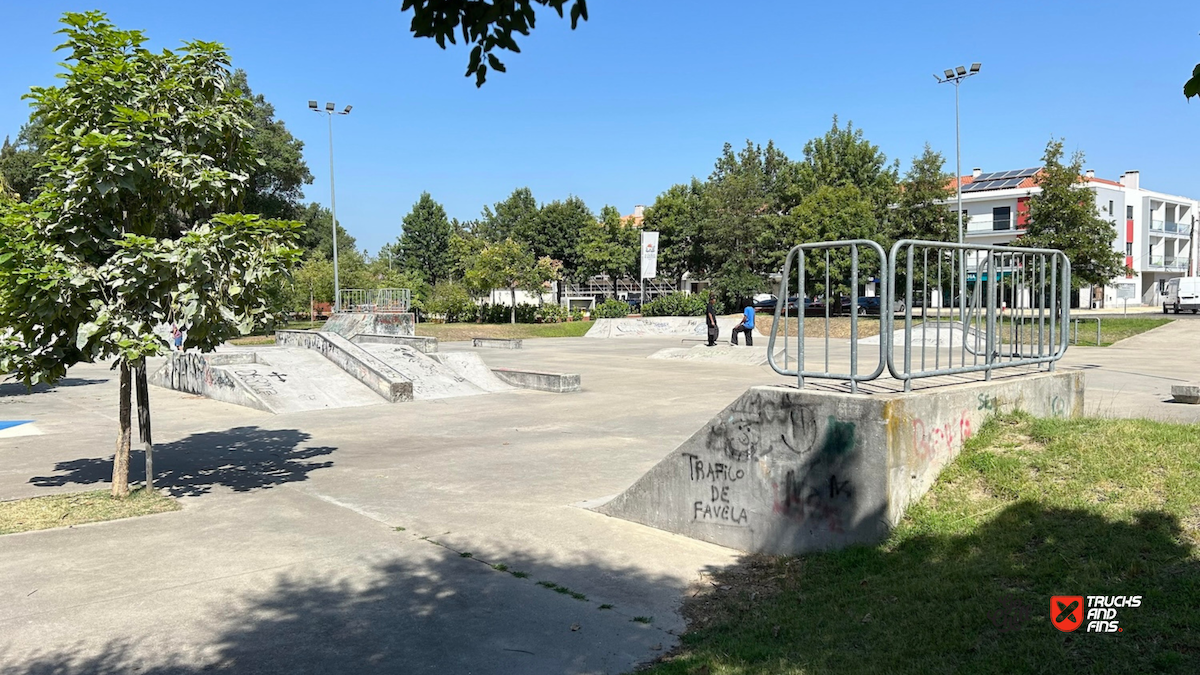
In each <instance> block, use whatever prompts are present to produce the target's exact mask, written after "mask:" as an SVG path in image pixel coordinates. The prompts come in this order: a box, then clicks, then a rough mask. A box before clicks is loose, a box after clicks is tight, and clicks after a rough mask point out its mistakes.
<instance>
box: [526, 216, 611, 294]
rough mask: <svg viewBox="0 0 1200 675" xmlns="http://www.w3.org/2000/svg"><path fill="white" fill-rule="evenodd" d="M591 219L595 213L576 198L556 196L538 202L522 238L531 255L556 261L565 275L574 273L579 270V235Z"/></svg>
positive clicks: (593, 220)
mask: <svg viewBox="0 0 1200 675" xmlns="http://www.w3.org/2000/svg"><path fill="white" fill-rule="evenodd" d="M594 222H596V216H595V214H593V213H592V210H591V209H589V208H588V207H587V204H585V203H584V202H583V200H582V199H580V198H579V197H575V196H570V197H567V198H566V199H565V200H562V201H560V200H557V199H556V200H554V201H552V202H550V203H548V204H543V205H542V208H541V209H539V210H538V212H537V215H536V216H535V217H534V218H533V221H532V227H531V228H530V229H529V230H527V231H526V232H524V233H523V237H522V239H524V241H526V242H527V243H528V244H529V246H530V248H532V249H533V254H534V255H536V256H538V257H543V256H545V257H549V258H552V259H554V260H557V261H559V262H560V263H561V265H562V270H563V273H564V274H565V275H566V276H575V275H576V274H577V272H578V270H579V252H578V248H579V235H580V233H581V232H583V231H584V230H585V229H586V228H587V227H588V225H590V224H592V223H594Z"/></svg>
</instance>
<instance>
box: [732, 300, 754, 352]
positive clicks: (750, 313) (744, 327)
mask: <svg viewBox="0 0 1200 675" xmlns="http://www.w3.org/2000/svg"><path fill="white" fill-rule="evenodd" d="M742 305H743V306H744V307H745V308H746V309H745V310H743V312H742V322H741V323H740V324H738V325H737V327H736V328H734V329H733V333H731V334H730V336H729V344H732V345H735V346H736V345H737V343H738V333H744V334H745V335H746V346H747V347H753V346H754V306H753V305H751V304H750V301H749V300H743V301H742Z"/></svg>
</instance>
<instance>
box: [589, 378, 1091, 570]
mask: <svg viewBox="0 0 1200 675" xmlns="http://www.w3.org/2000/svg"><path fill="white" fill-rule="evenodd" d="M1014 409H1020V410H1024V411H1026V412H1029V413H1031V414H1033V415H1035V416H1043V417H1051V416H1068V417H1069V416H1077V415H1081V414H1082V413H1083V373H1082V372H1079V371H1075V372H1058V373H1041V374H1037V375H1028V376H1021V377H1012V378H1005V379H1000V380H994V381H991V382H978V383H973V384H963V385H956V386H950V387H943V388H930V389H925V390H921V391H919V392H912V393H907V394H885V395H876V396H865V395H858V394H840V393H832V392H823V391H814V390H811V389H793V388H790V387H754V388H752V389H750V390H749V391H747V392H746V393H745V394H743V395H742V396H741V397H740V398H738V399H737V400H736V401H734V402H733V403H732V404H730V405H729V407H727V408H725V410H723V411H721V413H720V414H718V415H717V416H716V417H714V418H713V419H712V420H711V421H710V422H709V423H708V424H707V425H705V426H704V428H702V429H700V431H698V432H696V433H695V434H694V435H693V436H692V437H691V438H689V439H688V440H686V441H684V443H683V444H682V445H680V446H679V447H678V448H676V449H675V450H674V451H672V452H671V453H670V454H669V455H668V456H667V458H666V459H664V460H662V461H661V462H659V463H658V464H657V465H655V466H654V467H653V468H652V469H650V471H649V472H647V473H646V474H645V475H644V476H642V477H641V478H640V479H638V480H637V482H635V483H634V484H633V485H632V486H631V487H630V488H629V489H627V490H626V491H625V492H623V493H621V494H619V495H617V496H616V497H613V498H612V499H611V500H607V501H604V500H597V502H593V503H591V504H584V505H582V506H586V507H588V508H592V509H594V510H596V511H599V512H600V513H604V514H607V515H610V516H616V517H618V518H624V519H626V520H632V521H635V522H638V523H642V524H645V525H649V526H651V527H656V528H659V529H662V530H667V531H669V532H676V533H679V534H683V535H687V536H689V537H694V538H696V539H702V540H704V541H709V542H713V543H715V544H720V545H723V546H728V547H730V548H735V549H740V550H743V551H753V552H764V553H773V554H795V553H803V552H806V551H813V550H821V549H830V548H841V547H844V546H849V545H851V544H872V543H876V542H878V541H880V540H882V539H883V538H884V537H886V536H887V533H888V532H889V530H890V529H891V528H892V527H894V526H895V525H896V524H898V523H899V522H900V519H901V518H903V516H904V512H905V510H906V509H907V508H908V506H909V505H910V504H912V503H913V502H915V501H916V500H917V499H919V498H920V497H921V495H923V494H925V492H926V491H928V490H929V488H930V487H931V486H932V485H933V482H934V481H935V480H936V479H937V476H938V474H939V473H940V472H941V470H942V469H943V468H944V467H945V466H946V465H947V464H948V463H949V462H950V461H951V460H953V459H954V457H956V456H957V455H958V453H959V451H960V450H961V449H962V445H963V442H964V441H965V440H966V439H967V438H969V437H970V436H971V435H972V434H973V433H974V432H975V431H977V430H978V429H979V428H980V426H981V425H982V424H983V422H984V420H985V419H986V417H987V416H988V415H990V414H992V413H993V412H999V411H1009V410H1014Z"/></svg>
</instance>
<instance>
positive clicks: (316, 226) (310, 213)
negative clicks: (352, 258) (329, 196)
mask: <svg viewBox="0 0 1200 675" xmlns="http://www.w3.org/2000/svg"><path fill="white" fill-rule="evenodd" d="M298 220H300V222H301V223H303V224H302V225H301V227H300V233H299V236H300V248H302V249H304V250H305V252H306V253H317V254H320V255H322V256H325V257H326V258H329V259H330V260H332V259H333V228H332V227H331V225H332V223H333V214H332V213H331V212H330V211H329V209H327V208H325V207H324V206H321V205H320V204H317V203H316V202H313V203H311V204H305V205H304V206H303V207H302V208H301V210H300V214H299V218H298ZM337 242H338V264H339V265H340V264H341V258H342V256H343V255H345V254H346V253H347V252H348V251H356V250H358V243H357V242H356V241H355V239H354V237H352V236H350V233H348V232H346V228H344V227H342V224H341V223H340V222H339V223H338V228H337Z"/></svg>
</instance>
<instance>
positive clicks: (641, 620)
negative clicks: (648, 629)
mask: <svg viewBox="0 0 1200 675" xmlns="http://www.w3.org/2000/svg"><path fill="white" fill-rule="evenodd" d="M630 621H636V622H638V623H654V617H652V616H635V617H633V618H632V619H630Z"/></svg>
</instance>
